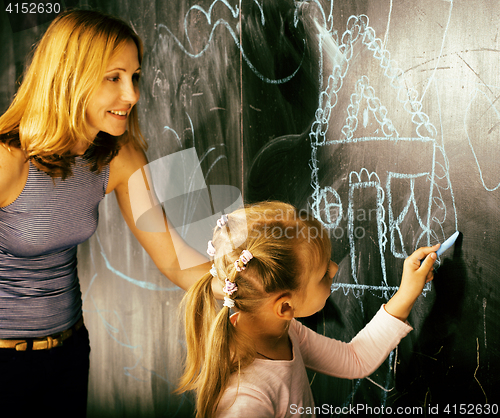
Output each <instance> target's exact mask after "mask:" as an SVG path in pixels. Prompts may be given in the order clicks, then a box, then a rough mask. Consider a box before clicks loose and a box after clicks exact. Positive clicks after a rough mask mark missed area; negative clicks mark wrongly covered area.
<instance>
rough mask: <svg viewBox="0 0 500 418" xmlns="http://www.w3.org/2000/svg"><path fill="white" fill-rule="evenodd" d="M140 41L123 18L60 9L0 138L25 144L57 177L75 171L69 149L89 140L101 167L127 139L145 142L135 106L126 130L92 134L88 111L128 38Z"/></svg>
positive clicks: (3, 120)
mask: <svg viewBox="0 0 500 418" xmlns="http://www.w3.org/2000/svg"><path fill="white" fill-rule="evenodd" d="M129 41H133V42H134V43H135V45H136V46H137V50H138V54H139V57H138V59H139V63H141V62H142V56H143V48H142V42H141V40H140V38H139V37H138V36H137V34H136V33H135V32H134V31H133V30H132V28H130V26H129V25H127V24H126V23H125V22H123V21H122V20H120V19H117V18H115V17H113V16H109V15H106V14H103V13H101V12H97V11H91V10H72V11H67V12H64V13H62V14H60V15H59V16H58V17H57V18H56V19H54V21H53V22H52V23H51V25H50V26H49V28H48V29H47V32H46V33H45V35H44V36H43V37H42V39H41V40H40V42H39V43H38V45H37V47H36V49H35V52H34V55H33V59H32V61H31V64H30V65H29V67H27V69H26V71H25V74H24V79H23V81H22V84H21V86H20V87H19V90H18V92H17V94H16V96H15V98H14V100H13V102H12V103H11V105H10V107H9V108H8V110H7V111H6V112H5V113H4V114H3V115H2V116H1V117H0V143H3V144H4V145H5V146H7V147H11V146H13V147H17V148H20V149H22V150H23V151H24V152H25V154H26V158H27V159H31V161H32V162H33V164H35V166H37V167H38V168H39V169H41V170H43V171H45V172H47V173H48V174H50V175H51V176H53V177H59V176H61V177H63V178H65V177H67V176H69V175H71V165H72V163H73V162H74V155H72V154H71V149H73V148H74V147H75V146H77V145H79V144H82V143H86V144H90V147H89V149H88V151H87V152H86V154H85V158H86V159H87V160H88V161H89V164H90V166H91V169H92V170H93V171H96V170H97V171H98V170H100V169H102V167H103V166H105V165H106V164H108V163H109V162H110V161H111V159H112V158H113V157H114V156H115V155H116V154H117V152H118V150H119V148H120V145H122V144H123V142H124V141H125V140H131V141H133V142H134V143H135V145H136V146H138V147H143V148H145V147H146V142H145V140H144V137H143V136H142V134H141V131H140V129H139V122H138V117H137V108H136V106H134V107H133V108H132V111H131V113H130V115H129V118H128V135H123V137H121V138H116V137H112V136H111V135H107V134H103V133H100V134H98V136H97V138H95V139H94V138H92V137H91V135H90V131H89V125H88V123H87V120H86V119H87V118H86V111H87V107H88V105H89V100H90V98H91V97H92V95H93V93H95V91H96V90H97V88H98V87H99V86H100V84H101V82H102V79H103V77H104V73H105V71H106V67H107V65H108V63H109V61H110V59H112V58H113V57H114V56H115V55H116V54H119V53H120V51H121V50H122V48H123V47H124V46H125V45H126V43H127V42H129Z"/></svg>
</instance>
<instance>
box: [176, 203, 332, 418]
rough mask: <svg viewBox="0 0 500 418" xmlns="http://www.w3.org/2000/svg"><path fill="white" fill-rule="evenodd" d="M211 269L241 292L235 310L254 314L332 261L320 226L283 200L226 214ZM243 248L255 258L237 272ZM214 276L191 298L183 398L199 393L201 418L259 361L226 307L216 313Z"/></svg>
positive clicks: (205, 279)
mask: <svg viewBox="0 0 500 418" xmlns="http://www.w3.org/2000/svg"><path fill="white" fill-rule="evenodd" d="M212 242H213V246H214V247H215V256H214V265H215V269H216V271H217V274H216V276H217V277H218V278H219V280H220V286H221V288H222V286H223V284H224V279H226V278H227V279H229V280H230V281H231V282H233V283H235V284H236V285H237V286H238V290H237V291H236V292H235V293H234V294H233V295H232V296H231V298H232V299H233V300H234V305H235V309H236V310H238V311H242V312H247V313H249V314H250V315H251V314H252V313H255V312H256V311H257V310H258V309H259V307H260V306H261V304H262V302H263V301H264V299H265V298H267V297H269V295H270V294H276V293H278V294H281V293H282V294H291V293H292V292H296V291H298V290H301V293H302V291H304V290H305V289H303V287H302V284H303V281H302V278H303V277H304V276H305V275H306V274H307V273H308V272H309V271H310V270H311V268H312V267H313V266H316V265H318V263H321V262H325V261H326V260H329V258H330V251H331V249H330V240H329V237H328V234H327V233H326V231H325V230H324V229H323V227H322V225H321V224H320V222H318V221H317V220H316V219H314V218H313V217H312V216H310V215H309V214H307V213H302V212H298V211H297V210H296V209H295V208H294V207H293V206H291V205H289V204H286V203H281V202H263V203H258V204H254V205H251V206H247V207H245V208H243V209H239V210H237V211H235V212H233V213H231V214H229V215H228V221H227V223H226V225H225V226H223V227H222V228H220V227H218V228H216V230H215V232H214V237H213V240H212ZM243 250H248V251H250V253H251V254H252V255H253V258H252V259H251V260H250V261H249V262H248V264H247V268H246V269H245V270H243V271H237V269H236V267H235V264H234V262H235V261H236V260H238V258H239V257H240V254H241V253H242V251H243ZM212 281H213V276H212V274H211V273H210V272H209V273H207V274H206V275H204V276H203V277H202V278H201V279H200V280H198V282H196V283H195V284H194V285H193V286H192V287H191V288H190V289H189V291H188V292H187V293H186V295H185V296H184V298H183V302H182V305H183V307H184V309H185V329H186V342H187V358H186V365H185V372H184V375H183V376H182V378H181V381H180V385H179V389H178V390H177V391H178V392H184V391H186V390H193V389H194V390H196V393H197V401H196V409H197V415H196V417H203V418H211V417H214V416H215V413H216V410H217V406H218V404H219V402H220V399H221V397H222V395H223V393H224V390H225V389H226V387H227V384H228V381H229V377H230V375H231V374H232V373H235V372H238V371H239V370H241V369H242V368H244V367H246V366H248V365H249V364H250V363H251V362H252V361H253V360H254V358H255V354H256V352H255V348H254V345H253V342H252V341H251V340H249V338H248V337H247V336H246V335H244V334H243V333H242V332H241V331H238V328H236V327H234V326H233V325H232V324H231V321H230V311H229V308H228V307H225V306H224V307H223V308H222V309H220V310H219V305H218V303H217V301H216V300H215V297H214V294H213V292H212Z"/></svg>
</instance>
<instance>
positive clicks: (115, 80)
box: [107, 76, 120, 83]
mask: <svg viewBox="0 0 500 418" xmlns="http://www.w3.org/2000/svg"><path fill="white" fill-rule="evenodd" d="M119 79H120V77H118V76H117V77H108V78H107V80H108V81H112V82H113V83H116V82H117V81H118V80H119Z"/></svg>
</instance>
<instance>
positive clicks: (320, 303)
mask: <svg viewBox="0 0 500 418" xmlns="http://www.w3.org/2000/svg"><path fill="white" fill-rule="evenodd" d="M338 269H339V266H338V265H337V264H336V263H334V262H333V261H331V260H328V261H326V262H324V263H321V264H320V265H319V266H317V267H316V268H315V269H313V270H312V271H311V272H310V274H309V275H304V277H303V279H302V280H303V283H302V288H301V290H300V291H299V293H301V295H298V298H297V299H298V301H297V302H295V311H294V316H295V317H296V318H304V317H307V316H311V315H313V314H315V313H316V312H318V311H320V310H321V309H323V307H324V306H325V303H326V300H327V299H328V297H329V296H330V293H331V287H332V283H333V278H334V276H335V274H337V271H338Z"/></svg>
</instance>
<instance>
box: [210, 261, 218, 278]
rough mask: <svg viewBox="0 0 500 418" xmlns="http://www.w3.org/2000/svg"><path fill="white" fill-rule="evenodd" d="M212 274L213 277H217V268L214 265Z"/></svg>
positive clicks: (211, 270)
mask: <svg viewBox="0 0 500 418" xmlns="http://www.w3.org/2000/svg"><path fill="white" fill-rule="evenodd" d="M210 274H211V275H212V276H213V277H217V269H216V268H215V266H214V265H213V264H212V268H211V269H210Z"/></svg>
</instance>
